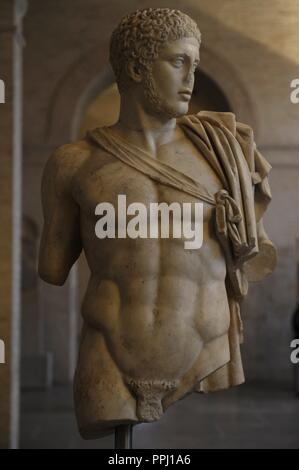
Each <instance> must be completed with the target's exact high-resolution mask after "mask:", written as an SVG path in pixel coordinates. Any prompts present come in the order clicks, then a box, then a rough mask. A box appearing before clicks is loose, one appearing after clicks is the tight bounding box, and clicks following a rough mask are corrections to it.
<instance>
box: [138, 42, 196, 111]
mask: <svg viewBox="0 0 299 470" xmlns="http://www.w3.org/2000/svg"><path fill="white" fill-rule="evenodd" d="M198 64H199V43H198V41H197V39H195V38H182V39H178V40H176V41H171V42H169V43H167V44H166V45H165V46H164V47H163V48H162V49H161V51H160V53H159V56H158V58H157V59H156V60H155V61H154V62H153V63H152V66H151V69H150V71H149V72H148V73H147V74H145V76H144V79H143V85H144V97H145V106H146V107H147V110H148V111H149V112H151V113H155V114H157V113H159V114H163V115H165V117H169V118H172V117H179V116H183V115H184V114H186V113H187V112H188V107H189V101H190V98H191V94H192V91H193V86H194V72H195V70H196V67H197V66H198Z"/></svg>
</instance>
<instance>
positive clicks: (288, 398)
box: [20, 383, 299, 449]
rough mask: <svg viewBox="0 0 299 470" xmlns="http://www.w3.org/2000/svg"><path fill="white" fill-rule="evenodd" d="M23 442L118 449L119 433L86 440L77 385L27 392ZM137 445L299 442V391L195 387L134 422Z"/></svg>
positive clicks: (288, 444) (277, 445) (246, 445)
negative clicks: (154, 417) (154, 416)
mask: <svg viewBox="0 0 299 470" xmlns="http://www.w3.org/2000/svg"><path fill="white" fill-rule="evenodd" d="M20 439H21V448H27V449H46V448H49V449H101V448H105V449H112V448H113V446H114V436H113V435H110V436H107V437H104V438H102V439H99V440H96V441H94V440H92V441H84V440H83V439H81V438H80V436H79V435H78V432H77V428H76V423H75V419H74V414H73V409H72V391H71V389H70V388H67V387H54V388H52V389H49V390H48V391H46V392H45V391H43V390H27V391H24V392H23V393H22V412H21V437H20ZM133 447H134V448H135V449H144V448H155V449H167V448H168V449H169V448H171V449H175V448H181V449H190V448H199V449H204V448H209V449H216V448H234V449H237V448H239V449H240V448H241V449H245V448H251V449H252V448H272V449H273V448H299V397H298V396H296V395H295V394H294V392H293V390H292V389H291V388H290V387H289V386H287V385H283V384H271V385H270V384H261V383H259V384H244V385H241V386H239V387H236V388H234V389H230V390H225V391H222V392H216V393H213V394H209V395H202V394H197V393H194V394H192V395H189V396H188V397H186V398H184V399H183V400H181V401H179V402H177V403H176V404H175V405H173V406H172V407H171V408H169V409H168V410H167V412H166V413H165V415H164V416H163V418H162V419H161V420H160V421H158V422H156V423H153V424H140V425H137V426H135V427H134V431H133Z"/></svg>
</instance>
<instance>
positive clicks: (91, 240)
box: [39, 8, 276, 438]
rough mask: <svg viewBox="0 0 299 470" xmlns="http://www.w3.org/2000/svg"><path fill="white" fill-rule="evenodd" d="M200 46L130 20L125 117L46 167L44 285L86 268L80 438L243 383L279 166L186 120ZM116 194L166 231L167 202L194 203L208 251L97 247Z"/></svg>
mask: <svg viewBox="0 0 299 470" xmlns="http://www.w3.org/2000/svg"><path fill="white" fill-rule="evenodd" d="M200 42H201V34H200V31H199V29H198V27H197V25H196V23H195V22H194V21H193V20H192V19H191V18H190V17H189V16H187V15H186V14H183V13H182V12H180V11H178V10H170V9H167V8H161V9H159V8H158V9H155V8H149V9H145V10H138V11H136V12H134V13H132V14H130V15H127V16H126V17H125V18H123V19H122V21H121V22H120V24H119V26H118V27H117V28H116V30H115V31H114V32H113V34H112V38H111V45H110V61H111V65H112V68H113V71H114V73H115V77H116V81H117V85H118V88H119V92H120V96H121V106H120V115H119V120H118V121H117V122H116V123H115V124H114V125H112V126H109V127H108V126H106V127H101V128H96V129H94V130H91V131H89V132H88V133H87V135H86V137H85V138H84V139H83V140H80V141H77V142H74V143H70V144H66V145H63V146H62V147H60V148H58V149H57V150H56V151H55V152H54V153H53V155H52V156H51V157H50V158H49V160H48V162H47V164H46V167H45V169H44V174H43V181H42V205H43V211H44V227H43V234H42V240H41V246H40V255H39V274H40V277H41V278H42V279H43V280H44V281H46V282H48V283H50V284H54V285H62V284H63V283H64V282H65V280H66V279H67V276H68V273H69V271H70V268H71V267H72V265H73V264H74V263H75V261H76V260H77V259H78V257H79V255H80V253H81V251H82V250H83V251H84V253H85V255H86V258H87V262H88V265H89V268H90V280H89V284H88V288H87V292H86V294H85V298H84V301H83V304H82V317H83V329H82V334H81V341H80V350H79V357H78V364H77V369H76V373H75V379H74V400H75V409H76V415H77V421H78V427H79V430H80V433H81V435H82V436H83V437H84V438H97V437H99V436H101V435H104V434H106V433H109V432H111V431H112V430H113V429H114V427H115V426H119V425H122V424H130V423H131V424H136V423H140V422H152V421H155V420H158V419H159V418H160V417H161V416H162V415H163V413H164V412H165V410H166V409H167V408H168V407H169V406H170V405H172V404H174V403H175V402H176V401H177V400H179V399H182V398H183V397H184V396H186V395H187V394H189V393H191V392H194V391H195V392H209V391H214V390H219V389H224V388H228V387H231V386H234V385H238V384H241V383H242V382H243V381H244V375H243V369H242V362H241V356H240V343H241V342H242V321H241V317H240V302H241V300H242V299H243V298H244V297H245V296H246V294H247V290H248V282H250V281H256V280H260V279H262V278H263V277H264V276H265V275H267V274H268V273H270V272H272V271H273V269H274V267H275V263H276V250H275V248H274V246H273V244H272V243H271V241H270V240H269V238H268V236H267V234H266V232H265V230H264V228H263V221H262V218H263V214H264V212H265V210H266V208H267V206H268V204H269V202H270V200H271V192H270V187H269V183H268V173H269V171H270V168H271V167H270V165H269V164H268V162H267V161H266V160H265V158H264V157H263V156H262V155H261V154H260V152H259V151H258V149H257V147H256V144H255V142H254V137H253V131H252V129H251V128H250V127H249V126H248V125H246V124H243V123H240V122H238V121H236V118H235V115H234V114H233V113H230V112H228V113H224V112H211V111H210V112H205V111H201V112H199V113H198V114H196V115H188V114H187V113H188V105H189V102H190V98H191V94H192V90H193V85H194V73H195V71H196V69H197V67H198V66H199V61H200V58H199V50H200ZM120 195H122V196H126V201H127V204H133V206H132V207H133V208H134V207H135V206H134V203H140V204H142V205H143V206H145V207H146V208H147V207H149V205H150V204H151V203H157V205H159V204H160V203H161V204H162V203H163V204H164V206H165V204H166V205H167V207H168V208H169V220H170V223H171V222H173V219H174V216H173V212H172V207H174V206H173V203H176V204H178V205H179V206H180V205H183V204H187V203H189V206H188V207H191V208H192V207H193V206H190V204H191V203H198V202H200V203H201V204H202V207H203V212H202V224H201V229H202V233H203V243H202V246H201V247H200V248H199V249H198V248H196V249H185V246H184V241H185V238H184V236H183V235H182V236H181V237H174V236H171V231H170V234H169V237H162V236H160V235H161V232H160V231H158V236H155V237H144V236H136V237H129V236H127V233H124V232H121V236H118V235H119V230H117V231H116V234H114V235H115V236H112V237H108V236H107V237H104V236H102V237H101V236H97V234H96V230H95V227H96V224H97V222H99V220H100V219H99V213H97V211H96V207H98V205H99V204H101V203H107V204H110V207H111V205H112V206H114V207H116V205H117V201H118V197H119V196H120ZM136 207H137V206H136ZM115 214H116V216H115V223H116V225H117V226H118V227H116V228H118V229H119V228H120V227H119V226H120V225H121V221H120V216H119V214H118V212H117V211H116V212H115ZM130 214H131V215H130V216H129V217H130V218H131V220H133V219H134V213H132V212H131V213H130ZM102 216H104V211H103V213H102ZM191 220H192V221H193V222H194V210H193V209H192V211H191ZM139 222H140V220H139ZM132 223H133V222H132ZM102 228H104V227H102ZM122 228H123V227H122ZM135 228H136V227H135ZM198 229H200V227H198ZM137 235H138V233H137Z"/></svg>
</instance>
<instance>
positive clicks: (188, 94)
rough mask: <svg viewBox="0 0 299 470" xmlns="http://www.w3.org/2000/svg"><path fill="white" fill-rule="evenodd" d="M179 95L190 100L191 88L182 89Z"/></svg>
mask: <svg viewBox="0 0 299 470" xmlns="http://www.w3.org/2000/svg"><path fill="white" fill-rule="evenodd" d="M179 95H180V96H181V97H182V98H184V100H186V101H188V100H190V98H191V95H192V92H191V91H189V90H182V91H179Z"/></svg>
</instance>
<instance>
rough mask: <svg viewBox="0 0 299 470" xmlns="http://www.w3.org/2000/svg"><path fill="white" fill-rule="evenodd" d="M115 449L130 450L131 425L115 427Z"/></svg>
mask: <svg viewBox="0 0 299 470" xmlns="http://www.w3.org/2000/svg"><path fill="white" fill-rule="evenodd" d="M114 437H115V441H114V448H115V449H132V441H133V426H132V424H124V425H121V426H117V427H116V428H115V433H114Z"/></svg>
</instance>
